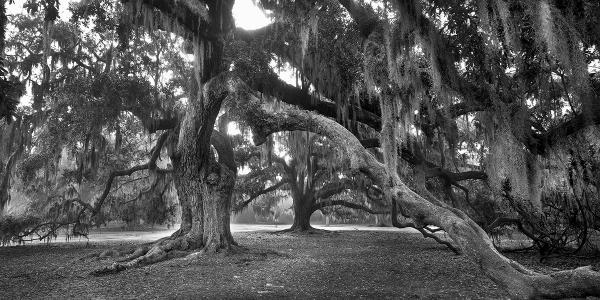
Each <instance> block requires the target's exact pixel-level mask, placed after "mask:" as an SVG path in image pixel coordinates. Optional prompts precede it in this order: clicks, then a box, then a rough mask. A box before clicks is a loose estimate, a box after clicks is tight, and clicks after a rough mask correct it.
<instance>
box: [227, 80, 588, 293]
mask: <svg viewBox="0 0 600 300" xmlns="http://www.w3.org/2000/svg"><path fill="white" fill-rule="evenodd" d="M221 80H224V81H225V82H227V86H228V87H229V88H230V89H231V90H230V91H229V94H230V95H229V96H230V99H229V100H227V103H229V105H230V112H232V113H233V114H235V117H237V118H239V119H240V120H242V121H244V122H246V123H247V124H248V125H250V127H251V128H252V132H253V134H254V140H255V143H256V144H261V143H263V142H264V141H265V140H266V137H267V136H268V135H270V134H272V133H274V132H280V131H290V130H307V131H311V132H314V133H317V134H321V135H323V136H326V137H328V138H329V139H330V140H332V142H334V143H335V144H337V145H338V146H339V147H340V148H341V150H343V151H344V152H345V155H346V156H347V157H348V159H349V161H350V167H351V168H352V169H355V170H357V171H360V172H363V173H364V174H366V175H367V176H369V177H370V178H371V179H372V180H373V182H374V183H376V184H377V185H378V186H380V187H382V189H383V190H384V192H385V195H386V197H387V198H388V199H389V200H390V201H392V203H395V204H397V205H398V206H399V208H400V213H401V214H402V215H403V216H405V217H408V218H411V219H412V220H414V222H415V223H419V224H421V225H434V226H438V227H440V228H443V229H444V230H445V231H446V232H447V233H448V234H449V236H450V237H451V238H452V240H453V241H454V242H455V243H456V245H457V247H458V248H459V249H460V250H461V251H462V252H463V253H464V254H465V255H466V256H467V257H468V258H469V259H471V260H472V261H474V262H475V263H477V264H478V265H479V266H480V267H481V269H482V270H483V271H484V272H485V273H486V274H487V275H488V276H489V277H490V278H491V279H492V280H493V281H494V282H496V283H497V284H498V285H500V286H501V287H502V288H504V289H505V290H506V291H507V292H508V293H509V294H510V295H511V296H512V297H514V298H518V299H527V298H539V297H550V298H560V297H585V296H597V295H600V273H599V272H597V270H595V269H593V268H592V267H581V268H577V269H574V270H567V271H560V272H554V273H550V274H541V273H537V272H534V271H532V270H529V269H527V268H525V267H523V266H522V265H520V264H519V263H517V262H515V261H512V260H510V259H508V258H506V257H504V256H503V255H502V254H500V253H499V252H498V251H497V250H496V249H495V247H494V245H493V243H492V241H491V239H490V238H489V237H488V235H487V234H486V233H485V231H484V230H483V229H482V228H481V227H479V226H478V225H477V224H476V223H475V222H474V221H472V220H471V219H470V218H469V217H468V216H467V215H466V214H465V213H464V212H462V211H460V210H458V209H455V208H452V207H450V206H448V205H446V204H444V203H443V202H441V201H436V200H435V199H425V198H424V197H422V196H420V195H419V194H417V193H415V192H414V191H412V190H411V189H410V188H408V187H407V186H406V185H405V184H404V183H403V182H402V181H401V180H400V177H399V176H398V173H397V169H396V164H394V163H393V160H394V159H396V158H395V155H397V154H392V152H396V148H395V147H394V148H392V147H391V145H393V143H394V142H395V139H396V137H395V136H393V135H394V132H393V131H391V132H388V133H387V134H388V136H386V137H384V140H383V141H384V143H385V144H384V149H385V148H388V151H387V153H386V156H387V157H386V164H382V163H380V162H378V161H377V159H376V158H375V157H374V156H373V155H372V154H371V153H369V152H368V151H366V150H365V148H364V147H363V146H362V145H361V143H360V141H359V140H358V139H357V138H356V137H355V136H354V135H353V134H352V133H351V132H349V131H348V130H347V129H346V128H344V127H343V126H341V125H340V124H338V123H337V122H335V121H333V120H331V119H328V118H325V117H323V116H320V115H317V114H315V113H312V112H307V111H302V110H297V109H289V110H286V111H283V112H272V111H269V110H268V109H266V108H263V107H261V102H260V100H259V99H258V98H257V97H255V96H253V95H252V92H251V91H250V90H249V89H248V88H247V87H246V86H245V85H244V84H243V83H242V82H241V81H239V80H237V79H235V78H232V77H227V76H223V77H222V78H221ZM389 117H393V116H392V115H390V116H389ZM391 121H392V120H389V119H388V122H391ZM385 123H386V120H385V119H384V124H385ZM384 127H385V125H384ZM390 138H393V140H391V141H390V140H389V139H390ZM386 139H387V140H386ZM386 146H387V147H386Z"/></svg>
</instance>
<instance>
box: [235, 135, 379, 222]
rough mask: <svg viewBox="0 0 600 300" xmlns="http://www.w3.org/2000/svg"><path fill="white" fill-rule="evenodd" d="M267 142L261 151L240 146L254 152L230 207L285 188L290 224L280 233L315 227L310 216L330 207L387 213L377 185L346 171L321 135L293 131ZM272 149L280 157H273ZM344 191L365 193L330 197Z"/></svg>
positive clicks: (332, 146) (332, 148) (239, 181)
mask: <svg viewBox="0 0 600 300" xmlns="http://www.w3.org/2000/svg"><path fill="white" fill-rule="evenodd" d="M266 145H267V146H263V148H262V149H261V148H258V147H248V146H246V148H243V149H244V150H245V151H247V152H250V151H252V150H254V151H255V152H254V156H249V155H246V156H247V157H248V158H249V161H247V162H246V163H245V164H241V165H242V166H247V167H248V168H249V169H251V170H252V171H250V172H249V173H248V174H246V175H243V176H240V178H239V179H238V185H237V186H238V187H237V193H236V194H237V195H238V197H237V198H238V200H237V201H236V204H234V210H236V211H240V210H242V209H243V208H244V207H246V206H248V205H249V204H250V203H252V202H253V201H256V199H258V198H259V197H261V196H263V195H265V194H269V193H274V192H279V191H285V192H286V194H287V195H288V196H289V197H291V199H292V203H293V204H292V210H293V214H294V223H293V224H292V227H291V228H290V229H288V230H285V231H293V232H305V231H309V232H313V231H315V230H314V228H313V227H312V226H311V225H310V217H311V215H312V214H313V213H314V212H315V211H317V210H321V211H324V210H325V209H326V208H329V207H332V206H334V207H341V206H343V207H348V208H352V209H358V210H362V211H365V212H368V213H371V214H385V213H387V210H385V206H384V204H383V203H382V195H381V191H380V190H379V188H378V187H377V186H374V185H372V184H371V183H370V182H369V180H368V179H367V178H366V177H364V176H361V175H360V174H352V172H349V171H348V170H347V169H346V168H345V167H344V161H343V158H341V157H339V152H338V151H337V150H336V149H335V146H334V145H332V144H331V143H329V141H328V140H327V139H326V138H323V137H321V136H318V135H315V134H312V133H309V132H301V131H294V132H288V133H284V134H280V135H276V136H273V137H271V138H270V141H269V142H268V143H267V144H266ZM274 148H276V149H277V152H279V155H282V156H283V157H282V156H279V155H277V154H276V153H275V151H273V149H274ZM257 149H260V150H257ZM238 156H240V155H238ZM259 156H260V157H259ZM240 157H241V156H240ZM348 190H357V191H360V192H363V193H365V194H366V195H368V196H369V197H348V198H341V197H337V199H333V198H332V197H333V196H335V195H340V194H342V193H344V192H345V191H348ZM346 196H349V195H347V194H346ZM272 204H276V203H272Z"/></svg>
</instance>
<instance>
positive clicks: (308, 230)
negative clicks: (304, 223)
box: [273, 226, 337, 235]
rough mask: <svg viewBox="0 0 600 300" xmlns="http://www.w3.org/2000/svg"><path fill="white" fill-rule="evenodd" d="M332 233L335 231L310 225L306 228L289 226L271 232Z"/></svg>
mask: <svg viewBox="0 0 600 300" xmlns="http://www.w3.org/2000/svg"><path fill="white" fill-rule="evenodd" d="M332 233H337V232H336V231H331V230H324V229H318V228H314V227H312V226H310V227H308V228H302V227H291V228H288V229H283V230H279V231H275V232H273V234H297V235H309V234H332Z"/></svg>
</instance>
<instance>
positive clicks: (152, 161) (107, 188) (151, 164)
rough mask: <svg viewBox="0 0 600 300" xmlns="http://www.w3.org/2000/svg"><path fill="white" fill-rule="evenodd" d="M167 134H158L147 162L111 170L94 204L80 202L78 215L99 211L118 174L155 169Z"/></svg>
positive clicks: (93, 213) (126, 174) (94, 213)
mask: <svg viewBox="0 0 600 300" xmlns="http://www.w3.org/2000/svg"><path fill="white" fill-rule="evenodd" d="M169 134H170V132H169V131H165V132H163V133H162V134H161V135H160V137H159V138H158V141H157V142H156V146H155V147H154V152H152V156H151V157H150V160H148V162H147V163H145V164H141V165H137V166H134V167H131V168H129V169H126V170H119V171H113V172H111V173H110V175H109V176H108V180H107V181H106V185H105V187H104V191H103V192H102V194H101V195H100V197H98V199H97V200H96V203H95V205H94V206H91V205H90V204H88V203H85V202H82V203H81V204H82V205H83V206H84V209H82V210H81V212H80V214H79V215H80V216H81V215H83V213H84V212H85V210H86V209H87V210H89V211H90V212H91V213H92V216H95V215H96V214H98V212H100V209H102V205H103V204H104V201H105V200H106V197H108V194H109V193H110V190H111V188H112V183H113V181H114V179H115V178H117V177H120V176H129V175H131V174H133V173H135V172H138V171H142V170H154V169H157V167H156V160H157V159H158V158H159V157H160V152H161V151H162V148H163V146H164V144H165V142H166V141H167V138H168V137H169ZM84 203H85V204H84Z"/></svg>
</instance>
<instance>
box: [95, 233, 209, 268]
mask: <svg viewBox="0 0 600 300" xmlns="http://www.w3.org/2000/svg"><path fill="white" fill-rule="evenodd" d="M196 241H197V239H195V238H191V237H190V236H189V235H185V236H182V237H177V238H172V237H167V238H163V239H160V240H158V241H156V242H155V243H153V244H145V245H142V246H140V247H138V248H135V249H134V250H133V252H130V253H129V255H127V256H126V257H124V258H122V259H119V260H117V261H116V262H114V263H113V264H112V265H110V266H108V267H104V268H101V269H98V270H95V271H93V272H91V273H90V274H91V275H94V276H103V275H108V274H114V273H118V272H121V271H123V270H126V269H130V268H135V267H141V266H145V265H149V264H154V263H158V262H161V261H163V260H166V259H168V258H170V256H171V257H172V256H173V255H172V254H174V253H178V252H179V253H178V255H179V254H181V252H180V251H188V250H192V249H197V248H198V247H199V246H200V245H198V243H197V242H196ZM115 254H116V255H121V254H122V252H119V251H117V250H108V251H105V252H103V253H102V254H100V257H101V258H102V257H108V256H112V255H115Z"/></svg>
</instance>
